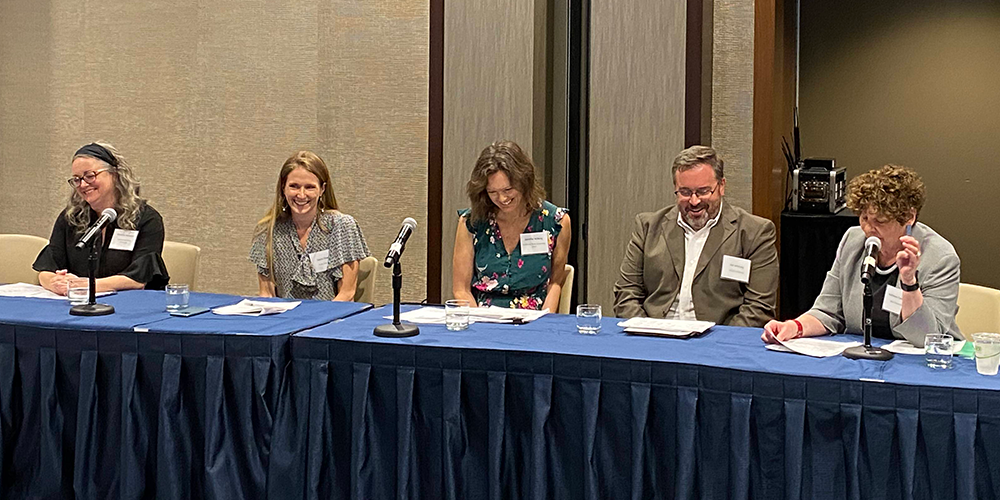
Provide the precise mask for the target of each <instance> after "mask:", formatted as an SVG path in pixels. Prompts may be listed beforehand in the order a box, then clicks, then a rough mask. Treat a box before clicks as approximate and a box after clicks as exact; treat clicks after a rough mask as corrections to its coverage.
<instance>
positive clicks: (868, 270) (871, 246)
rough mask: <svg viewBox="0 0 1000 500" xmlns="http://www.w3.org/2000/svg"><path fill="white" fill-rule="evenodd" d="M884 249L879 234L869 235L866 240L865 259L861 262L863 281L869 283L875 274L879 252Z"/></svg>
mask: <svg viewBox="0 0 1000 500" xmlns="http://www.w3.org/2000/svg"><path fill="white" fill-rule="evenodd" d="M881 249H882V240H880V239H878V236H869V237H868V239H867V240H865V260H864V261H862V262H861V282H862V283H864V284H866V285H867V284H868V283H869V282H870V281H871V279H872V274H875V266H876V265H877V264H878V252H879V250H881Z"/></svg>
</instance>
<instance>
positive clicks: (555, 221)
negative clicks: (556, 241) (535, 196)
mask: <svg viewBox="0 0 1000 500" xmlns="http://www.w3.org/2000/svg"><path fill="white" fill-rule="evenodd" d="M568 212H569V210H567V209H565V208H562V207H557V206H555V205H553V204H552V203H550V202H548V201H545V202H542V215H543V216H546V217H551V218H552V222H551V227H552V228H551V230H550V232H551V233H552V236H553V237H557V236H559V233H560V232H562V219H563V217H564V216H565V215H566V214H567V213H568Z"/></svg>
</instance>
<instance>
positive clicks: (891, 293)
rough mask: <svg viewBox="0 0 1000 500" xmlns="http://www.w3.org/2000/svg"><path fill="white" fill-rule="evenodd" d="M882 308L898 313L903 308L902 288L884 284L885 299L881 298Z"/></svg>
mask: <svg viewBox="0 0 1000 500" xmlns="http://www.w3.org/2000/svg"><path fill="white" fill-rule="evenodd" d="M882 310H883V311H886V312H890V313H892V314H897V315H898V314H899V312H900V311H902V310H903V290H902V289H900V288H896V287H894V286H892V285H886V286H885V299H883V300H882Z"/></svg>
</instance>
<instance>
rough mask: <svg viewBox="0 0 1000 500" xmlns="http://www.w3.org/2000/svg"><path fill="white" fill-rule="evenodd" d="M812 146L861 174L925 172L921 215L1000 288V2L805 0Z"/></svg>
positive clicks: (976, 276)
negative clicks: (903, 169) (891, 168)
mask: <svg viewBox="0 0 1000 500" xmlns="http://www.w3.org/2000/svg"><path fill="white" fill-rule="evenodd" d="M802 33H803V38H802V58H801V60H802V72H801V119H802V143H803V154H806V155H812V156H833V157H836V159H837V164H838V165H843V166H846V167H847V174H848V176H849V177H853V176H855V175H858V174H860V173H863V172H865V171H867V170H869V169H872V168H876V167H878V166H881V165H882V164H884V163H890V162H891V163H898V164H902V165H906V166H908V167H910V168H912V169H914V170H916V171H917V172H918V173H920V175H921V176H923V179H924V182H925V183H926V184H927V203H926V205H925V206H924V209H923V211H922V212H921V214H920V218H921V220H923V221H924V222H926V223H927V224H929V225H931V226H932V227H933V228H934V229H935V230H937V231H938V232H939V233H941V234H942V235H943V236H944V237H945V238H948V239H949V240H950V241H951V242H952V244H954V245H955V248H956V249H957V250H958V254H959V256H960V257H961V258H962V281H963V282H968V283H977V284H981V285H986V286H991V287H996V288H1000V267H998V266H997V265H996V255H997V249H998V248H1000V232H998V231H996V230H995V226H992V225H991V224H990V223H989V222H988V221H989V220H994V218H995V217H996V213H997V211H998V208H1000V203H998V201H997V193H998V192H1000V176H998V175H997V172H998V171H1000V141H998V140H997V136H998V131H1000V91H998V83H997V82H1000V3H998V2H996V1H995V0H960V1H953V2H937V1H933V0H912V1H901V0H894V1H886V2H865V1H860V0H845V1H844V2H837V3H833V2H824V1H819V0H809V1H804V2H803V4H802Z"/></svg>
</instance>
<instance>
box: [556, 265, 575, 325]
mask: <svg viewBox="0 0 1000 500" xmlns="http://www.w3.org/2000/svg"><path fill="white" fill-rule="evenodd" d="M575 275H576V269H573V266H571V265H569V264H566V281H564V282H563V286H562V293H560V294H559V311H558V312H559V314H569V313H570V311H569V304H570V302H572V301H573V277H574V276H575Z"/></svg>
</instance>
